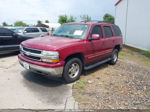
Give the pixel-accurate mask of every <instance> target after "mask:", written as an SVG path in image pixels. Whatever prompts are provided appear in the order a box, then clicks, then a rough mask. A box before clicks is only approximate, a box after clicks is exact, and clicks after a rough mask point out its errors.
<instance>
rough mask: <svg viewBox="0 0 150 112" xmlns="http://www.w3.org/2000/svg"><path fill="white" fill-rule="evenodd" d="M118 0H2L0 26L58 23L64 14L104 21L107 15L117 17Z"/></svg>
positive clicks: (0, 3)
mask: <svg viewBox="0 0 150 112" xmlns="http://www.w3.org/2000/svg"><path fill="white" fill-rule="evenodd" d="M116 1H117V0H0V24H1V23H2V22H4V21H5V22H7V23H9V24H12V23H14V22H15V21H18V20H22V21H24V22H27V23H29V24H34V23H36V22H37V20H42V21H45V20H49V21H50V22H57V21H58V16H59V15H62V14H66V15H73V16H75V17H76V18H77V20H79V17H80V15H83V14H88V15H89V16H91V17H92V19H93V20H102V17H103V15H104V14H105V13H110V14H112V15H115V7H114V4H115V3H116Z"/></svg>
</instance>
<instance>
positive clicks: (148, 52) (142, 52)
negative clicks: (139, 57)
mask: <svg viewBox="0 0 150 112" xmlns="http://www.w3.org/2000/svg"><path fill="white" fill-rule="evenodd" d="M124 47H125V48H127V49H130V50H132V51H134V52H138V53H140V54H143V55H145V56H147V57H149V58H150V51H146V50H142V49H138V48H134V47H130V46H127V45H125V46H124Z"/></svg>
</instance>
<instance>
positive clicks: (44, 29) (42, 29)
mask: <svg viewBox="0 0 150 112" xmlns="http://www.w3.org/2000/svg"><path fill="white" fill-rule="evenodd" d="M40 29H41V31H42V32H48V31H47V29H46V28H40Z"/></svg>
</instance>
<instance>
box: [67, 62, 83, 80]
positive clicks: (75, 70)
mask: <svg viewBox="0 0 150 112" xmlns="http://www.w3.org/2000/svg"><path fill="white" fill-rule="evenodd" d="M79 71H80V67H79V64H78V63H72V64H71V65H70V68H69V77H70V78H75V77H76V76H77V75H78V74H79Z"/></svg>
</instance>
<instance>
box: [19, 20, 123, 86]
mask: <svg viewBox="0 0 150 112" xmlns="http://www.w3.org/2000/svg"><path fill="white" fill-rule="evenodd" d="M51 37H52V38H51ZM51 37H50V36H48V37H42V38H35V39H31V40H27V41H24V42H23V43H21V45H20V51H21V54H19V55H18V57H19V62H20V64H21V65H22V66H23V67H24V68H26V69H28V70H30V71H34V72H38V73H41V74H46V75H53V76H58V77H63V79H64V80H65V81H66V82H69V83H70V82H74V81H76V80H78V79H79V78H80V75H81V73H82V70H83V69H84V70H89V69H91V68H94V67H96V66H98V65H100V64H103V63H106V62H109V63H110V64H112V65H114V64H116V62H117V60H118V53H119V51H120V50H121V48H122V34H121V31H120V29H119V27H118V26H117V25H114V24H110V23H105V22H79V23H67V24H63V25H62V26H61V27H60V28H58V29H57V30H55V31H54V33H53V34H52V36H51Z"/></svg>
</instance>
